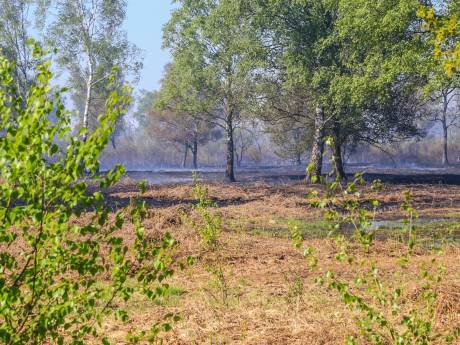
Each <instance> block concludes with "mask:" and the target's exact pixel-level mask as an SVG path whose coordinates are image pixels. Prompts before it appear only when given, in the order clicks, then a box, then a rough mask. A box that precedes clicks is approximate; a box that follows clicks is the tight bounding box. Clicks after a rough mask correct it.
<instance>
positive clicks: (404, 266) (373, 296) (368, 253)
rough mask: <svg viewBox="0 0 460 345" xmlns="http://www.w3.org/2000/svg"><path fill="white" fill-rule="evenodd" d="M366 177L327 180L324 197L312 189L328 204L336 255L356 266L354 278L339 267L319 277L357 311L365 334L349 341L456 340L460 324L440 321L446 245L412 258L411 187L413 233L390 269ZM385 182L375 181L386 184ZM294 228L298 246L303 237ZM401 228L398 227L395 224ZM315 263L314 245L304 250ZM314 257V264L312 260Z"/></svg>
mask: <svg viewBox="0 0 460 345" xmlns="http://www.w3.org/2000/svg"><path fill="white" fill-rule="evenodd" d="M364 184H365V182H364V180H363V179H362V177H361V176H360V175H359V174H358V175H357V176H356V178H355V179H354V180H353V181H352V182H350V183H348V184H347V185H345V186H344V185H342V184H341V183H339V182H332V183H327V184H326V186H327V192H326V194H325V195H324V196H323V197H319V193H318V192H314V193H312V195H311V196H312V197H314V200H315V201H312V202H311V203H312V205H313V206H316V207H321V208H324V209H325V211H326V212H325V216H326V219H327V220H328V221H329V222H330V224H331V230H332V232H331V234H333V239H334V240H335V243H336V246H335V247H336V256H335V259H336V260H337V262H339V263H340V264H342V265H349V266H350V267H352V269H353V271H355V272H356V274H355V276H354V277H352V278H346V277H342V276H341V274H340V272H339V271H337V272H334V271H327V273H325V274H321V275H320V276H318V277H317V278H316V281H317V282H318V283H319V284H320V285H324V286H326V287H327V288H328V289H329V290H333V291H336V292H337V293H338V294H339V296H340V297H341V299H342V301H343V303H344V304H346V305H347V306H348V307H349V308H350V313H351V311H353V313H351V314H352V315H353V316H355V320H356V324H357V326H358V328H359V330H360V333H361V336H360V337H354V336H350V337H349V338H348V342H347V343H348V344H349V345H351V344H358V343H360V342H361V343H363V344H375V345H387V344H392V345H429V344H446V343H453V342H454V341H455V340H456V339H457V338H458V337H459V336H460V328H454V329H449V328H440V327H435V323H436V321H437V317H438V315H437V314H436V302H437V299H438V293H437V291H438V290H439V288H440V283H441V281H442V280H443V277H444V274H445V268H444V267H443V264H442V256H441V255H442V250H436V251H435V252H433V253H432V254H433V256H434V257H435V258H434V259H433V260H431V261H430V262H429V263H426V264H425V267H419V266H417V265H416V264H414V263H413V258H414V252H415V249H416V248H417V245H418V242H417V227H416V225H415V222H414V220H415V219H416V217H417V213H416V211H415V209H414V207H413V205H412V200H411V195H410V193H409V192H408V193H406V194H405V201H404V202H403V203H402V205H401V209H402V210H403V211H404V212H405V213H406V216H405V218H404V220H403V222H402V223H403V224H404V227H403V229H401V231H402V232H403V233H404V234H405V238H407V239H408V241H407V243H405V248H406V249H405V250H404V251H402V253H401V256H400V260H399V267H398V266H397V265H396V267H394V268H393V269H392V271H391V272H388V271H386V270H384V269H383V268H381V265H380V262H379V260H378V257H376V256H375V255H373V248H374V245H375V241H374V237H375V236H374V235H375V234H374V233H375V231H374V230H373V227H372V223H373V220H374V218H375V215H376V210H377V208H378V206H379V203H378V201H377V200H371V199H366V198H365V196H363V195H362V191H361V188H360V186H362V185H364ZM382 187H383V186H382V184H381V183H380V182H378V181H377V182H375V183H374V184H373V188H374V189H381V188H382ZM344 227H345V228H348V229H349V228H352V229H353V233H352V234H346V232H344V231H343V230H344ZM292 231H293V238H294V243H295V245H296V247H297V248H300V247H301V246H302V239H301V238H300V237H299V236H298V235H297V234H296V232H295V229H293V230H292ZM395 231H397V230H395ZM305 256H306V257H308V258H309V260H310V267H311V268H312V269H315V268H316V264H317V263H318V262H319V263H320V262H321V257H319V256H318V255H317V254H316V253H315V251H314V250H313V249H312V248H308V249H306V250H305ZM312 262H313V265H312V264H311V263H312ZM408 271H410V272H413V273H415V274H416V275H417V276H418V285H419V286H420V289H421V290H420V293H418V294H417V296H416V298H415V299H414V300H411V301H407V293H408V291H407V290H406V288H407V285H408V283H409V282H410V279H413V278H409V277H407V272H408Z"/></svg>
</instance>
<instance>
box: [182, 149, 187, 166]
mask: <svg viewBox="0 0 460 345" xmlns="http://www.w3.org/2000/svg"><path fill="white" fill-rule="evenodd" d="M184 149H185V151H184V159H183V160H182V168H185V167H186V165H187V156H188V144H185V145H184Z"/></svg>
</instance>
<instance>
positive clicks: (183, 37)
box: [163, 0, 259, 182]
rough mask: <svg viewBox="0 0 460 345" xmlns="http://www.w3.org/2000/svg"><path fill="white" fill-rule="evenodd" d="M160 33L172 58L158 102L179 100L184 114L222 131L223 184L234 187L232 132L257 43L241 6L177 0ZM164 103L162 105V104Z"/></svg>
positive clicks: (247, 90)
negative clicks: (161, 95) (198, 116)
mask: <svg viewBox="0 0 460 345" xmlns="http://www.w3.org/2000/svg"><path fill="white" fill-rule="evenodd" d="M176 4H177V9H175V10H174V11H173V14H172V18H171V20H170V21H169V22H168V23H167V24H166V26H165V27H164V47H165V48H168V49H169V50H170V51H171V53H172V56H173V72H172V73H170V74H169V77H167V78H166V81H165V83H164V84H165V85H164V92H163V95H164V97H163V98H164V99H166V100H167V99H178V98H179V99H181V102H180V103H181V108H182V110H184V109H185V110H186V111H187V113H194V114H200V116H201V117H202V118H203V119H204V120H205V121H208V122H212V123H214V124H216V125H218V126H219V127H221V128H222V129H223V130H224V131H225V135H226V151H227V154H226V156H227V157H226V171H225V177H226V179H227V180H228V181H230V182H233V181H235V174H234V163H235V162H234V154H235V144H234V131H235V128H236V125H237V124H238V122H239V121H240V118H241V116H242V114H243V112H244V111H245V109H247V107H248V103H250V102H251V101H252V100H253V98H252V94H251V87H250V85H251V82H252V79H253V76H254V71H255V67H256V64H254V61H256V57H257V53H258V47H259V40H258V39H256V37H255V35H256V34H257V31H256V30H254V27H253V25H252V23H251V20H252V19H253V17H252V16H251V15H249V13H248V9H249V7H250V5H251V4H250V2H248V1H243V0H225V1H224V0H219V1H215V0H205V1H203V0H178V1H176ZM166 102H167V101H166Z"/></svg>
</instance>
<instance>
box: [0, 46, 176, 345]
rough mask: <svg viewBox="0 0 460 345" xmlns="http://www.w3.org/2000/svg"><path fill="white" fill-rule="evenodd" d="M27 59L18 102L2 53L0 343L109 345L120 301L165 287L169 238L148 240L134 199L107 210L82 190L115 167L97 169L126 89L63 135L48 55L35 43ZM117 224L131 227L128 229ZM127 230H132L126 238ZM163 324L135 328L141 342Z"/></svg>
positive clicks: (116, 90)
mask: <svg viewBox="0 0 460 345" xmlns="http://www.w3.org/2000/svg"><path fill="white" fill-rule="evenodd" d="M34 58H36V59H37V61H38V64H37V69H36V74H37V78H36V83H35V84H34V85H31V86H29V88H28V90H27V94H28V95H29V98H28V102H27V105H26V107H24V106H23V104H22V99H21V98H20V97H18V96H16V89H15V85H14V84H13V83H14V67H13V66H14V64H13V63H11V62H9V61H7V60H6V59H5V58H4V57H3V56H1V55H0V130H1V131H2V132H4V133H5V135H4V136H1V137H0V154H1V157H2V159H1V160H0V175H1V179H2V183H1V184H0V194H1V195H2V197H1V198H0V258H1V259H0V306H1V307H0V321H1V322H0V341H1V342H2V343H3V344H64V343H69V344H83V343H85V342H88V341H89V342H92V341H93V340H94V341H96V340H98V341H99V342H102V343H104V344H108V343H109V341H108V339H107V334H104V327H103V323H104V322H105V320H106V319H107V318H108V317H110V315H114V316H115V317H116V319H118V320H120V321H125V322H126V321H128V320H129V314H128V312H127V311H125V310H123V307H122V304H121V303H119V302H118V301H122V300H124V301H129V300H130V299H131V298H132V297H133V296H136V295H137V294H142V295H144V296H145V297H146V298H148V299H150V300H155V299H156V298H157V297H158V296H162V295H163V294H164V293H166V291H167V285H166V284H165V283H164V280H165V279H166V278H167V277H169V276H170V275H171V274H172V269H171V267H170V263H171V262H172V261H171V260H172V259H171V258H172V255H173V250H174V249H173V247H174V241H173V240H172V239H171V237H170V236H169V235H167V236H164V237H162V238H161V239H159V241H158V242H157V241H151V240H147V239H146V234H145V231H146V230H145V229H144V227H143V225H142V220H143V219H144V216H145V212H146V211H145V209H144V207H143V206H142V203H138V202H133V203H132V205H130V207H129V209H126V210H120V211H119V212H117V213H116V214H115V215H114V217H109V212H110V208H109V205H107V203H106V202H105V200H104V196H103V194H102V193H101V192H99V191H96V192H89V191H88V187H89V186H88V183H87V182H86V181H89V180H90V181H91V182H92V183H93V184H95V185H97V186H100V187H101V188H107V187H110V186H112V185H113V184H114V183H116V182H117V181H118V180H119V179H120V178H121V176H122V174H123V171H124V170H123V168H122V167H121V166H118V167H117V168H115V169H114V170H111V171H109V172H107V174H105V175H104V176H101V175H98V174H96V171H97V170H98V168H99V160H98V157H99V155H100V153H101V152H102V150H103V149H104V147H105V146H106V145H107V143H108V140H109V136H110V133H111V131H113V128H114V125H115V122H116V118H117V116H118V115H119V114H120V112H121V113H123V112H125V111H126V109H127V107H128V105H129V102H130V95H129V92H130V91H129V88H127V87H118V86H117V85H115V84H109V85H111V89H112V92H111V93H110V94H109V96H108V99H107V101H106V108H105V110H104V112H103V113H102V114H101V116H100V123H99V126H98V127H97V128H96V129H95V131H94V132H93V133H91V134H90V135H88V137H87V140H86V141H85V142H82V141H81V140H80V138H78V137H75V136H72V135H71V134H69V133H70V130H71V128H70V115H69V112H67V111H66V110H65V108H64V105H63V103H62V102H61V96H62V91H63V90H59V91H57V92H52V93H50V90H52V86H51V85H50V82H51V80H52V77H53V75H52V73H51V72H50V62H49V61H48V60H47V59H44V52H42V50H41V49H40V47H39V46H37V45H36V46H35V48H34ZM109 80H110V82H111V83H113V82H115V77H110V78H109ZM51 113H53V114H54V117H55V119H54V120H53V121H51V120H50V115H51ZM13 114H14V115H15V116H16V121H15V123H14V124H13V123H12V122H11V121H10V119H11V116H13ZM58 139H59V140H61V141H62V142H63V143H64V145H58V142H57V140H58ZM85 171H90V174H89V176H88V175H86V174H85ZM82 215H85V216H84V217H83V216H82ZM76 220H78V221H76ZM125 222H131V223H132V226H130V227H128V229H126V227H124V226H123V224H124V223H125ZM122 228H123V231H121V230H122ZM129 229H132V230H129ZM126 231H128V232H130V231H132V234H130V235H128V237H130V238H129V240H127V238H126V237H124V236H125V235H122V234H123V233H126ZM131 278H132V279H131ZM163 328H165V329H169V328H170V326H169V324H165V325H163V324H159V325H158V324H154V325H153V327H152V329H151V331H149V330H140V331H143V332H144V333H141V335H140V336H139V340H143V336H142V334H145V336H146V337H149V338H150V339H153V338H155V337H156V335H157V333H158V331H159V330H161V329H163ZM145 331H146V332H145ZM136 332H137V330H135V331H134V332H133V338H135V337H137V336H138V335H137V333H136Z"/></svg>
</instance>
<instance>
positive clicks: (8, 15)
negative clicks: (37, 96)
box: [0, 0, 37, 102]
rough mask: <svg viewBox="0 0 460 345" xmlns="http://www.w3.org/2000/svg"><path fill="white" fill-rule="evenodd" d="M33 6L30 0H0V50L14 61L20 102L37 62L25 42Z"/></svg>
mask: <svg viewBox="0 0 460 345" xmlns="http://www.w3.org/2000/svg"><path fill="white" fill-rule="evenodd" d="M33 5H34V1H33V0H0V53H1V54H2V55H4V56H6V57H7V58H8V59H9V60H10V61H14V62H15V65H14V73H13V77H14V79H15V85H16V89H17V93H18V95H20V96H21V97H22V100H23V102H25V99H26V92H27V90H28V87H29V85H30V83H31V82H32V80H33V79H34V73H33V72H34V69H35V66H36V65H37V60H36V59H34V57H33V54H32V49H31V46H30V45H29V44H28V41H29V40H30V39H31V37H32V36H31V27H32V23H31V17H32V12H33Z"/></svg>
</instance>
